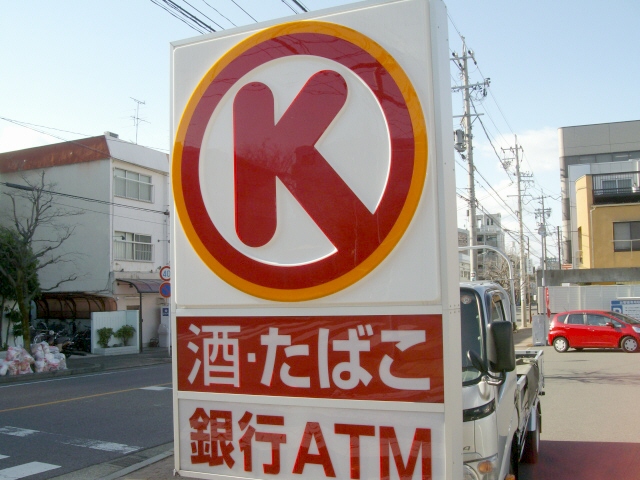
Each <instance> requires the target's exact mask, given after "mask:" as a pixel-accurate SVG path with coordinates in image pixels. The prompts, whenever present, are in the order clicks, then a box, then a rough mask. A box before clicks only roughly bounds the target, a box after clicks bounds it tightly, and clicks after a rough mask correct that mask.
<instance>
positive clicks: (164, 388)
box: [140, 385, 173, 392]
mask: <svg viewBox="0 0 640 480" xmlns="http://www.w3.org/2000/svg"><path fill="white" fill-rule="evenodd" d="M140 390H151V391H153V392H160V391H162V390H173V388H171V387H161V386H160V385H156V386H153V387H142V388H141V389H140Z"/></svg>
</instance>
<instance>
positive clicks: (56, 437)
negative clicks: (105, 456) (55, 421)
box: [0, 426, 140, 480]
mask: <svg viewBox="0 0 640 480" xmlns="http://www.w3.org/2000/svg"><path fill="white" fill-rule="evenodd" d="M0 434H4V435H11V436H14V437H28V436H31V435H38V436H44V437H47V441H48V442H50V443H52V442H55V443H62V444H63V445H73V446H76V447H84V448H91V449H93V450H102V451H105V452H117V453H122V454H127V453H131V452H135V451H137V450H140V447H135V446H130V445H125V444H123V443H114V442H103V441H102V440H94V439H91V438H79V437H68V436H66V435H61V434H59V433H47V432H41V431H38V430H29V429H26V428H17V427H10V426H4V427H0ZM0 480H2V477H1V476H0Z"/></svg>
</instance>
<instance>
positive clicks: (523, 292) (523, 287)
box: [502, 135, 532, 328]
mask: <svg viewBox="0 0 640 480" xmlns="http://www.w3.org/2000/svg"><path fill="white" fill-rule="evenodd" d="M514 137H515V142H516V143H515V147H511V148H509V150H510V151H511V152H512V153H513V154H514V155H515V160H516V179H517V183H518V227H519V232H518V240H519V242H520V252H519V253H520V255H519V259H520V320H521V322H522V328H525V327H526V326H527V308H526V301H527V290H528V285H527V281H526V280H525V278H526V277H525V272H526V264H525V257H524V221H523V217H522V178H523V177H524V178H531V177H532V174H531V173H528V172H521V171H520V152H521V151H522V146H518V136H517V135H515V136H514ZM502 150H503V152H504V149H502Z"/></svg>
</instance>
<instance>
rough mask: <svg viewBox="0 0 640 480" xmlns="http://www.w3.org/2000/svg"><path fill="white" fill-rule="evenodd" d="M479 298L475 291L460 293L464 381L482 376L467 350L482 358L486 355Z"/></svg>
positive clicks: (472, 380)
mask: <svg viewBox="0 0 640 480" xmlns="http://www.w3.org/2000/svg"><path fill="white" fill-rule="evenodd" d="M478 307H479V299H478V297H477V296H476V295H475V293H474V292H473V291H470V290H467V291H465V290H462V291H461V293H460V319H461V333H462V383H463V384H465V383H473V382H475V381H477V380H478V379H479V378H480V375H481V374H480V372H479V371H478V370H477V369H476V368H475V367H474V366H473V365H472V364H471V361H470V360H469V358H468V357H467V352H468V351H469V350H473V351H474V352H476V353H477V354H478V355H479V356H480V358H483V357H484V348H483V342H482V318H481V317H480V309H479V308H478Z"/></svg>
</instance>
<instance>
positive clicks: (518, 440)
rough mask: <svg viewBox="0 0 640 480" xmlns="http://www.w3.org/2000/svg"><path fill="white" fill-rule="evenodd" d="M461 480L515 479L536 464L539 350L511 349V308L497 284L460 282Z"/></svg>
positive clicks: (541, 392) (540, 383)
mask: <svg viewBox="0 0 640 480" xmlns="http://www.w3.org/2000/svg"><path fill="white" fill-rule="evenodd" d="M460 317H461V322H462V324H461V331H462V395H463V398H462V402H463V409H464V411H463V421H464V423H463V440H464V442H463V460H464V480H516V479H517V477H518V464H519V462H521V461H522V462H527V463H536V462H537V460H538V449H539V445H540V431H541V415H542V410H541V407H540V400H539V395H544V377H543V351H542V350H525V351H516V350H515V347H514V340H513V323H512V322H514V321H515V312H514V310H513V308H512V303H511V302H510V301H509V296H508V294H507V292H506V291H505V290H504V289H503V288H502V287H501V286H500V285H498V284H497V283H490V282H472V283H463V284H461V285H460Z"/></svg>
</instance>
